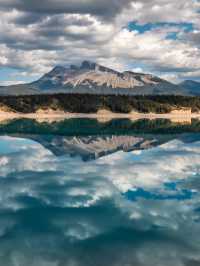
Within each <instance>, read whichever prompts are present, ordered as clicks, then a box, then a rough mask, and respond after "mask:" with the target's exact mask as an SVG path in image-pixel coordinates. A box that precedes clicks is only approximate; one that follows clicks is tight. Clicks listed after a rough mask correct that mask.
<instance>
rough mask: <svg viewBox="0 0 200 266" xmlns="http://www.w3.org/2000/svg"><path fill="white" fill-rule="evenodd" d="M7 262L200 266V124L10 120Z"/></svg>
mask: <svg viewBox="0 0 200 266" xmlns="http://www.w3.org/2000/svg"><path fill="white" fill-rule="evenodd" d="M0 214H1V215H0V265H2V266H4V265H5V266H171V265H174V266H183V265H184V266H197V265H200V238H199V232H200V121H198V120H192V121H190V122H188V121H187V122H185V123H178V122H170V121H169V120H138V121H130V120H128V119H124V120H112V121H97V120H94V119H68V120H61V121H49V122H45V121H35V120H27V119H18V120H12V121H2V122H1V123H0Z"/></svg>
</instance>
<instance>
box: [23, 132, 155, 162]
mask: <svg viewBox="0 0 200 266" xmlns="http://www.w3.org/2000/svg"><path fill="white" fill-rule="evenodd" d="M20 137H25V138H29V139H32V140H34V141H37V142H38V143H40V144H41V145H43V146H44V147H45V148H46V149H48V150H50V151H51V152H52V153H54V154H55V155H56V156H62V155H65V154H69V155H70V156H72V157H73V156H81V158H82V159H83V160H84V161H88V160H94V159H97V158H99V157H103V156H106V155H108V154H112V153H115V152H117V151H120V150H121V151H124V152H129V151H133V150H144V149H149V148H152V147H154V146H156V145H158V144H159V143H158V141H157V140H156V139H155V138H144V137H136V136H103V137H101V136H87V137H62V136H45V135H43V136H42V135H37V136H22V135H20Z"/></svg>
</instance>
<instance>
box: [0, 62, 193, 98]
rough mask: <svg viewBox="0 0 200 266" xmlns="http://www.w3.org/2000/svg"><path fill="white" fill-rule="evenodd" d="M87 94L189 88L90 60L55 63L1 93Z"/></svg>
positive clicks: (170, 91) (181, 91) (155, 92)
mask: <svg viewBox="0 0 200 266" xmlns="http://www.w3.org/2000/svg"><path fill="white" fill-rule="evenodd" d="M61 92H62V93H88V94H101V95H108V94H111V95H112V94H115V95H116V94H117V95H169V94H175V95H176V94H179V95H187V94H188V93H187V90H185V89H184V88H181V87H180V86H178V85H175V84H173V83H170V82H168V81H166V80H163V79H161V78H158V77H156V76H153V75H151V74H142V73H135V72H132V71H125V72H119V71H116V70H113V69H110V68H108V67H105V66H102V65H99V64H96V63H94V62H90V61H83V62H82V63H81V64H80V65H71V66H69V67H63V66H56V67H55V68H53V69H52V70H51V71H50V72H49V73H47V74H45V75H44V76H42V77H41V78H40V79H39V80H37V81H34V82H32V83H30V84H24V85H16V86H8V87H2V88H0V94H3V95H5V94H6V93H7V94H8V95H9V94H24V95H26V94H46V93H48V94H52V93H61Z"/></svg>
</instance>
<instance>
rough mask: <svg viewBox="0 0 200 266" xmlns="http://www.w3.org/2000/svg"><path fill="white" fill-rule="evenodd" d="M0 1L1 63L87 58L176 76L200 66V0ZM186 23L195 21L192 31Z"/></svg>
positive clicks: (47, 63)
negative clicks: (137, 27)
mask: <svg viewBox="0 0 200 266" xmlns="http://www.w3.org/2000/svg"><path fill="white" fill-rule="evenodd" d="M0 3H1V5H0V48H1V49H0V50H1V52H0V65H1V66H4V67H5V66H6V67H15V68H18V69H20V71H22V72H24V71H27V72H29V73H35V75H42V74H43V73H45V72H47V71H48V70H50V69H51V67H53V66H55V65H57V64H62V65H66V64H70V63H77V62H80V61H82V60H84V59H89V60H94V61H97V62H99V63H103V64H106V65H108V66H109V67H114V68H117V69H119V70H124V69H133V68H138V67H141V65H142V69H144V71H145V72H151V73H155V74H159V75H161V76H162V75H164V74H165V75H166V76H167V77H168V78H169V79H170V77H172V79H173V80H177V79H181V78H184V77H185V75H187V73H195V72H196V71H197V70H198V68H199V66H200V62H199V60H198V58H199V53H200V52H199V51H200V50H199V49H200V48H199V38H198V35H199V27H200V20H199V13H198V10H199V7H200V3H199V1H195V0H190V1H187V0H183V1H179V2H174V1H172V0H167V1H166V0H162V1H158V0H151V1H143V0H138V1H133V0H123V1H117V0H112V1H109V2H108V1H90V0H85V1H79V0H76V1H62V0H59V1H51V0H45V1H42V3H39V2H38V1H18V0H10V1H4V0H1V1H0ZM130 22H135V23H137V24H138V25H140V26H141V27H142V26H144V25H146V24H149V23H151V24H152V25H154V24H157V27H156V28H154V27H153V28H152V29H151V30H149V31H145V32H143V33H142V34H141V33H140V32H138V31H137V30H131V28H130V27H129V26H128V25H129V23H130ZM159 23H160V24H159ZM163 23H164V24H163ZM166 23H168V25H167V24H166ZM182 23H186V24H188V25H190V26H191V28H190V29H189V31H188V30H185V28H184V27H181V24H182ZM172 73H173V76H172ZM175 76H176V77H175ZM191 76H192V75H191ZM193 76H196V75H193ZM22 78H23V77H22ZM19 79H20V80H21V77H20V78H19ZM30 79H31V77H30Z"/></svg>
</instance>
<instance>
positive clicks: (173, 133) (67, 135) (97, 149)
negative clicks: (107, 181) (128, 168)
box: [0, 119, 200, 161]
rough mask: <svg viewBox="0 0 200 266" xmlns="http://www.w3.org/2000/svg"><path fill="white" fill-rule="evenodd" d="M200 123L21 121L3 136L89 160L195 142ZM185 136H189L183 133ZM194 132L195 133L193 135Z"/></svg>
mask: <svg viewBox="0 0 200 266" xmlns="http://www.w3.org/2000/svg"><path fill="white" fill-rule="evenodd" d="M199 130H200V124H199V122H198V121H196V120H193V121H192V123H191V125H179V124H174V123H170V121H168V120H153V121H150V120H140V121H135V122H131V121H130V120H127V119H125V120H123V119H122V120H113V121H110V122H108V123H105V124H102V123H98V122H97V121H96V120H95V119H69V120H64V121H61V122H55V123H52V124H48V123H38V122H36V121H34V120H29V119H21V120H20V119H19V120H13V121H10V122H9V123H7V124H0V135H4V134H6V135H10V136H15V137H20V138H27V139H32V140H34V141H36V142H38V143H40V144H41V145H43V146H44V147H45V148H47V149H48V150H50V151H51V152H52V153H53V154H55V155H56V156H62V155H65V154H69V155H70V156H81V158H82V159H83V160H85V161H87V160H92V159H96V158H99V157H102V156H105V155H108V154H111V153H115V152H117V151H120V150H121V151H125V152H128V151H133V150H142V149H148V148H152V147H155V146H158V145H160V144H162V143H166V142H168V141H170V140H172V139H175V138H176V139H181V140H182V141H184V142H193V141H194V140H196V138H198V134H195V132H196V133H197V132H199ZM183 133H185V134H183ZM191 133H194V134H191Z"/></svg>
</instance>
